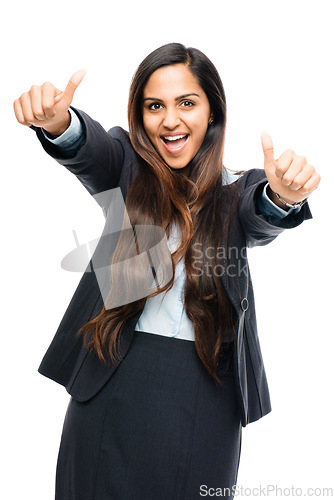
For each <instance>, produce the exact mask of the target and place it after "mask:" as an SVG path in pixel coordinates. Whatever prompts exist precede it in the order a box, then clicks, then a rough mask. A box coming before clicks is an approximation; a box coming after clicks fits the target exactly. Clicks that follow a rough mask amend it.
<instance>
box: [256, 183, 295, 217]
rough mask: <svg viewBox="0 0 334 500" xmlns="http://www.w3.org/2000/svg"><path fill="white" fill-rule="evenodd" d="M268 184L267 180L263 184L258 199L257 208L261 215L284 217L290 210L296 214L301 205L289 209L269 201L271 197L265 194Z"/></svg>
mask: <svg viewBox="0 0 334 500" xmlns="http://www.w3.org/2000/svg"><path fill="white" fill-rule="evenodd" d="M268 186H269V182H267V184H266V185H265V186H264V189H263V191H262V196H261V198H260V199H259V209H260V212H261V213H262V214H263V215H269V216H272V217H275V218H276V219H284V217H286V216H287V215H289V214H291V213H292V212H294V213H295V214H297V213H298V212H299V211H300V209H301V207H297V208H289V210H284V208H280V207H278V206H277V205H276V203H274V202H273V201H271V199H270V198H269V196H268V195H267V188H268Z"/></svg>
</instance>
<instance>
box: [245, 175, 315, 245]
mask: <svg viewBox="0 0 334 500" xmlns="http://www.w3.org/2000/svg"><path fill="white" fill-rule="evenodd" d="M267 182H268V180H267V177H266V174H265V171H264V170H263V169H251V170H248V171H247V172H246V173H244V174H243V175H242V176H241V177H240V178H239V179H238V181H237V187H238V190H239V192H240V197H239V201H238V207H237V212H238V217H239V221H240V224H241V226H242V228H243V231H244V234H245V239H246V245H247V247H254V246H261V245H266V244H267V243H270V242H271V241H273V240H274V239H275V238H276V237H277V236H278V235H279V234H280V233H282V232H283V231H284V230H285V229H291V228H294V227H297V226H299V225H300V224H301V223H302V222H303V221H304V220H307V219H311V218H312V214H311V211H310V208H309V205H308V203H307V202H306V203H305V204H304V205H303V206H302V208H301V210H299V212H297V213H296V212H291V213H290V214H289V215H287V216H286V217H284V218H283V219H281V220H280V219H278V218H276V217H273V216H270V215H264V214H261V212H260V211H259V209H258V200H259V199H260V198H261V196H262V192H263V189H264V186H265V185H266V183H267Z"/></svg>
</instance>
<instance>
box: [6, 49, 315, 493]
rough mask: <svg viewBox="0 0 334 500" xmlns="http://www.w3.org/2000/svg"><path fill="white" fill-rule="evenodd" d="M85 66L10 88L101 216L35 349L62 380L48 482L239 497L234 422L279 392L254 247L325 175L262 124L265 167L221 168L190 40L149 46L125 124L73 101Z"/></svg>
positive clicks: (218, 91) (217, 115) (220, 127)
mask: <svg viewBox="0 0 334 500" xmlns="http://www.w3.org/2000/svg"><path fill="white" fill-rule="evenodd" d="M83 76H84V73H83V72H80V71H79V72H76V73H75V74H74V75H73V77H72V78H71V79H70V81H69V83H68V85H67V87H66V89H65V91H64V92H61V91H60V90H58V89H57V88H55V87H54V86H53V85H52V84H51V83H49V82H46V83H44V84H43V85H42V86H36V85H33V86H32V87H31V89H30V91H28V92H26V93H24V94H22V95H21V97H19V98H18V99H17V100H16V101H15V102H14V110H15V115H16V118H17V120H18V121H19V122H20V123H21V124H23V125H26V126H29V127H31V128H32V129H33V130H35V132H36V134H37V137H38V139H39V140H40V142H41V144H42V146H43V148H44V149H45V151H46V152H47V153H48V154H50V155H51V156H52V157H53V158H55V159H56V160H57V161H58V162H59V163H60V164H62V165H64V166H65V167H66V168H67V169H68V170H69V171H70V172H72V173H74V174H75V175H76V176H77V178H78V179H79V180H80V181H81V182H82V184H83V185H84V186H85V188H86V189H87V190H88V191H89V192H90V193H91V194H92V195H93V196H95V197H96V200H97V201H98V203H99V204H100V206H101V207H102V209H103V212H104V215H105V217H106V226H105V230H104V234H103V238H101V239H100V241H99V244H98V246H97V248H96V250H95V253H94V256H98V259H95V261H94V259H93V258H92V259H91V261H90V263H89V266H88V267H87V269H86V272H85V273H84V274H83V277H82V279H81V281H80V283H79V285H78V287H77V290H76V291H75V293H74V296H73V298H72V300H71V303H70V304H69V306H68V309H67V311H66V313H65V315H64V318H63V320H62V322H61V324H60V326H59V328H58V330H57V332H56V335H55V337H54V339H53V341H52V343H51V345H50V347H49V349H48V351H47V353H46V354H45V356H44V358H43V361H42V363H41V365H40V367H39V371H40V373H42V374H43V375H45V376H47V377H49V378H51V379H53V380H55V381H56V382H58V383H60V384H62V385H64V386H65V387H66V389H67V391H68V392H69V393H70V394H71V399H70V402H69V406H68V410H67V413H66V418H65V422H64V427H63V433H62V438H61V444H60V449H59V456H58V463H57V473H56V499H57V500H65V499H66V500H88V499H89V500H107V499H108V500H109V499H110V500H111V499H112V500H125V499H126V500H141V499H142V500H144V499H145V500H156V499H159V500H167V499H168V500H171V499H173V500H193V499H195V498H202V497H203V496H206V495H210V496H213V494H215V495H216V494H217V495H220V496H222V494H221V493H222V492H223V493H224V496H225V498H233V491H234V488H233V486H234V485H235V484H236V479H237V472H238V465H239V457H240V443H241V428H242V426H246V425H247V424H248V423H250V422H253V421H254V420H257V419H259V418H261V417H262V416H264V415H266V414H267V413H268V412H269V411H270V410H271V407H270V398H269V392H268V387H267V381H266V376H265V371H264V367H263V361H262V356H261V351H260V347H259V342H258V337H257V331H256V318H255V306H254V296H253V290H252V286H251V280H250V276H249V269H248V264H247V255H246V247H247V246H254V245H264V244H266V243H268V242H270V241H272V240H273V239H274V238H276V236H277V235H279V234H280V233H281V232H282V231H283V230H284V229H286V228H293V227H296V226H298V225H299V224H300V223H301V222H303V221H304V220H305V219H309V218H311V217H312V216H311V213H310V210H309V207H308V203H307V198H308V196H309V195H310V193H311V192H312V191H313V190H314V189H315V188H316V187H317V185H318V183H319V181H320V176H319V174H318V173H317V172H316V171H315V169H314V167H313V166H312V165H310V164H308V163H307V161H306V159H305V157H302V156H298V155H296V154H295V153H294V152H293V151H292V150H287V151H285V152H284V153H283V154H282V155H281V156H280V158H279V159H277V160H275V159H274V153H273V145H272V142H271V139H270V137H269V136H268V135H266V134H263V136H262V146H263V151H264V170H262V169H250V170H248V171H246V172H240V173H239V175H236V176H232V175H231V174H228V173H227V170H226V169H225V168H224V166H223V148H224V136H225V125H226V102H225V94H224V89H223V85H222V82H221V79H220V77H219V75H218V72H217V70H216V68H215V67H214V65H213V64H212V63H211V61H210V60H209V59H208V58H207V57H206V56H205V55H204V54H203V53H201V52H200V51H199V50H196V49H193V48H186V47H184V46H183V45H181V44H176V43H172V44H167V45H165V46H163V47H160V48H158V49H157V50H155V51H154V52H152V53H151V54H149V55H148V56H147V57H146V58H145V60H144V61H143V62H142V63H141V64H140V66H139V67H138V69H137V72H136V73H135V75H134V78H133V81H132V85H131V89H130V95H129V104H128V120H129V133H127V132H126V131H124V130H123V129H122V128H120V127H114V128H112V129H111V130H109V131H108V132H106V131H105V130H104V129H103V128H102V127H101V125H100V124H99V123H97V122H96V121H95V120H93V119H92V118H90V117H89V116H88V115H87V114H86V113H85V112H83V111H81V110H78V109H76V108H74V107H72V106H71V103H72V99H73V95H74V92H75V90H76V88H77V87H78V85H79V84H80V82H81V81H82V78H83ZM115 193H116V194H117V195H119V194H121V197H119V196H118V197H117V200H118V201H117V203H118V205H117V206H116V204H115V203H114V201H115V199H116V198H115V197H114V195H115ZM123 199H124V200H125V207H124V210H123V211H122V210H118V208H120V206H121V205H122V203H121V201H122V200H123ZM120 200H121V201H120ZM115 228H116V229H115ZM152 228H153V229H154V228H158V229H159V228H160V229H161V231H162V233H163V236H161V235H160V236H157V233H156V234H154V236H152V234H153V233H152ZM107 236H110V237H111V238H108V237H107ZM139 236H140V237H139ZM164 243H165V249H166V248H167V252H164ZM154 245H155V246H154ZM153 248H158V249H159V251H158V252H156V253H154V252H151V250H152V249H153ZM143 255H145V256H147V255H150V256H151V257H152V258H151V260H149V262H148V264H143V263H144V259H142V256H143ZM100 258H101V259H103V263H106V262H107V264H108V265H106V266H104V267H103V266H102V265H100V266H96V265H95V267H94V266H93V264H94V263H95V264H96V262H99V263H100V264H101V261H100V260H99V259H100ZM136 259H137V260H136ZM168 270H170V271H171V273H170V274H169V275H168ZM103 279H104V283H107V291H108V293H107V294H106V293H105V290H103V291H102V288H103V286H102V281H103ZM152 282H153V283H154V284H155V285H156V286H153V287H152V286H150V283H152ZM162 292H164V293H162Z"/></svg>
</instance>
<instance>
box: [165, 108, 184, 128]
mask: <svg viewBox="0 0 334 500" xmlns="http://www.w3.org/2000/svg"><path fill="white" fill-rule="evenodd" d="M180 121H181V120H180V116H179V113H178V110H177V109H175V108H167V109H166V110H165V115H164V119H163V125H164V126H165V127H166V128H169V129H174V128H175V127H177V126H178V125H179V124H180Z"/></svg>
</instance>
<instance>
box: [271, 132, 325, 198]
mask: <svg viewBox="0 0 334 500" xmlns="http://www.w3.org/2000/svg"><path fill="white" fill-rule="evenodd" d="M261 142H262V149H263V154H264V170H265V172H266V175H267V179H268V182H269V186H270V188H271V190H272V191H273V192H274V193H278V194H279V195H280V197H281V198H282V199H283V200H284V201H286V202H287V203H291V204H293V203H297V202H300V201H302V200H304V199H305V198H307V197H308V196H309V195H310V194H311V193H312V191H314V190H315V189H316V188H317V187H318V185H319V182H320V175H319V174H318V172H317V171H316V170H315V168H314V166H313V165H311V164H310V163H307V160H306V158H305V156H299V155H296V153H295V152H294V151H293V150H292V149H287V150H286V151H284V153H283V154H282V155H281V156H280V157H279V158H278V160H275V159H274V148H273V141H272V139H271V137H270V135H268V134H267V133H266V132H263V133H262V135H261ZM272 200H273V201H275V203H276V204H277V205H279V206H282V204H281V203H280V202H279V200H278V198H277V197H276V196H274V197H273V198H272ZM283 206H284V205H283Z"/></svg>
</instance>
